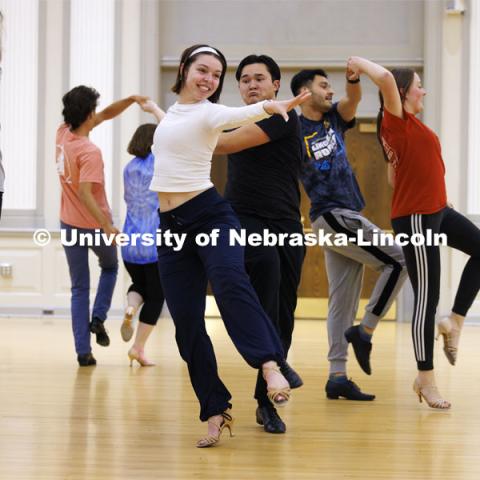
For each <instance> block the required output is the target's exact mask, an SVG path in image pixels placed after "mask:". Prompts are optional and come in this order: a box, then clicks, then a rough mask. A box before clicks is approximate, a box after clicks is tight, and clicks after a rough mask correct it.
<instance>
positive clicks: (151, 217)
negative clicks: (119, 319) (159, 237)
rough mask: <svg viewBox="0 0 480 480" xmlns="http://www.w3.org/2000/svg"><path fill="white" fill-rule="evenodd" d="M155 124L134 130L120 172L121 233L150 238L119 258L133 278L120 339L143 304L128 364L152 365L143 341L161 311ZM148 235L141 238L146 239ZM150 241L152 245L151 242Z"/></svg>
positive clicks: (125, 250) (150, 105)
mask: <svg viewBox="0 0 480 480" xmlns="http://www.w3.org/2000/svg"><path fill="white" fill-rule="evenodd" d="M147 103H148V105H144V106H143V108H144V110H145V111H149V112H151V113H153V114H154V115H155V116H156V117H157V119H158V120H161V118H162V117H163V112H162V110H160V109H159V108H158V107H157V106H156V105H155V104H154V103H153V102H151V101H149V102H147ZM156 127H157V125H155V124H153V123H148V124H144V125H141V126H140V127H138V128H137V130H136V132H135V133H134V135H133V137H132V139H131V141H130V144H129V145H128V149H127V151H128V153H130V154H131V155H135V158H133V159H132V160H131V161H130V162H129V163H128V164H127V165H126V167H125V169H124V171H123V182H124V199H125V203H126V204H127V215H126V218H125V224H124V226H123V232H124V233H127V234H128V235H129V238H130V239H133V238H135V234H137V235H138V234H142V235H145V234H148V236H149V237H148V238H151V239H152V241H151V242H150V241H149V242H148V244H147V245H146V243H147V242H145V241H142V238H139V237H137V240H136V242H135V244H133V241H131V242H130V245H128V246H123V247H122V258H123V262H124V264H125V267H126V269H127V271H128V273H129V274H130V277H131V278H132V285H131V286H130V288H129V289H128V293H127V302H128V306H127V308H126V310H125V317H124V320H123V323H122V327H121V334H122V338H123V339H124V340H125V341H126V342H128V341H129V340H130V339H131V338H132V335H133V326H132V321H133V317H134V316H135V314H136V312H137V310H138V309H139V307H140V306H141V305H142V304H143V306H142V308H141V310H140V315H139V322H138V327H137V333H136V336H135V341H134V344H133V346H132V347H131V348H130V350H129V351H128V356H129V358H130V365H131V364H132V362H133V360H136V361H137V362H138V363H139V364H140V365H142V366H150V365H154V364H153V363H152V362H150V361H149V360H148V359H147V358H146V357H145V353H144V349H145V343H146V341H147V339H148V337H149V336H150V334H151V332H152V330H153V328H154V327H155V325H156V323H157V320H158V317H159V316H160V313H161V311H162V306H163V301H164V296H163V291H162V286H161V284H160V275H159V271H158V256H157V247H156V244H155V235H156V232H157V229H158V228H159V226H160V223H159V216H158V196H157V194H156V193H155V192H151V191H150V190H149V186H150V182H151V181H152V175H153V165H154V157H153V154H152V152H151V150H150V147H151V146H152V143H153V134H154V132H155V129H156ZM146 238H147V237H143V239H144V240H145V239H146ZM150 243H151V245H150Z"/></svg>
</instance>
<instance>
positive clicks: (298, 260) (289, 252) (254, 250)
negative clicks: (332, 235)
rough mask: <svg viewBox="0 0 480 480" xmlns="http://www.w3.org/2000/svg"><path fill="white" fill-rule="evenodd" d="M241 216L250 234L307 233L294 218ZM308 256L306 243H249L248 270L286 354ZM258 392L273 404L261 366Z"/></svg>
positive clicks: (259, 398)
mask: <svg viewBox="0 0 480 480" xmlns="http://www.w3.org/2000/svg"><path fill="white" fill-rule="evenodd" d="M238 218H239V220H240V224H241V226H242V228H244V229H245V230H246V232H247V234H250V233H259V234H262V233H263V231H264V230H268V231H269V232H270V233H274V234H276V235H278V234H281V233H289V234H290V233H298V234H300V235H303V228H302V225H301V223H300V222H296V221H293V220H282V221H274V220H269V219H262V218H259V217H254V216H247V215H239V216H238ZM304 258H305V246H303V245H301V246H289V245H285V246H283V247H282V246H264V245H261V246H258V247H253V246H250V245H247V246H246V247H245V267H246V269H247V273H248V275H249V276H250V281H251V282H252V285H253V288H254V289H255V292H256V293H257V295H258V299H259V300H260V303H261V305H262V307H263V308H264V310H265V313H266V314H267V315H268V317H269V318H270V320H271V322H272V323H273V325H274V327H275V329H276V330H277V332H278V335H279V336H280V340H281V342H282V345H283V350H284V352H285V358H286V357H287V354H288V350H289V349H290V345H291V343H292V334H293V328H294V315H295V308H296V306H297V289H298V285H299V283H300V276H301V273H302V265H303V259H304ZM254 396H255V398H256V399H257V402H258V404H259V405H260V406H264V405H270V401H269V400H268V397H267V385H266V382H265V380H264V379H263V376H262V372H261V370H259V372H258V375H257V383H256V386H255V395H254Z"/></svg>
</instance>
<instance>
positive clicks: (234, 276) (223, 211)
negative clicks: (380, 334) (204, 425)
mask: <svg viewBox="0 0 480 480" xmlns="http://www.w3.org/2000/svg"><path fill="white" fill-rule="evenodd" d="M160 225H161V228H162V231H164V230H170V231H171V233H178V234H181V233H185V234H186V235H187V237H186V241H185V244H184V245H183V248H182V249H180V250H178V251H175V250H174V249H173V247H168V246H160V247H159V248H158V263H159V267H160V278H161V281H162V286H163V291H164V293H165V298H166V300H167V305H168V308H169V310H170V313H171V315H172V318H173V321H174V323H175V330H176V332H175V337H176V340H177V345H178V348H179V351H180V355H181V356H182V358H183V359H184V360H185V361H186V362H187V364H188V372H189V374H190V380H191V382H192V386H193V388H194V390H195V393H196V395H197V398H198V400H199V401H200V419H201V420H203V421H205V420H207V419H208V418H209V417H211V416H213V415H218V414H220V413H221V412H223V411H224V410H225V409H226V408H229V407H230V406H231V405H230V403H229V401H230V399H231V395H230V392H229V391H228V390H227V388H226V387H225V385H224V384H223V383H222V381H221V380H220V377H219V376H218V371H217V362H216V359H215V353H214V351H213V346H212V343H211V341H210V337H209V336H208V334H207V331H206V329H205V320H204V316H205V300H206V298H205V297H206V292H207V281H210V284H211V286H212V291H213V294H214V296H215V300H216V302H217V305H218V308H219V310H220V314H221V315H222V319H223V321H224V323H225V327H226V329H227V332H228V334H229V335H230V338H231V339H232V341H233V343H234V345H235V347H236V348H237V350H238V351H239V352H240V354H241V355H242V357H243V358H244V359H245V361H246V362H247V363H248V364H249V365H250V366H252V367H253V368H257V369H258V368H260V367H261V365H262V364H263V363H265V362H267V361H270V360H275V361H277V362H281V360H282V359H283V358H284V353H283V348H282V344H281V342H280V339H279V338H278V335H277V332H276V330H275V328H274V327H273V325H272V323H271V322H270V320H269V318H268V317H267V315H266V314H265V312H264V310H263V309H262V307H261V305H260V302H259V301H258V297H257V295H256V294H255V291H254V289H253V287H252V284H251V283H250V280H249V278H248V275H247V273H246V271H245V258H244V248H243V247H241V246H239V245H236V244H231V242H230V237H229V235H230V230H232V229H233V230H237V231H238V230H239V228H240V224H239V222H238V218H237V217H236V215H235V214H234V212H233V210H232V208H231V206H230V205H229V204H228V203H227V202H226V201H225V200H224V199H223V198H222V197H221V196H220V195H219V194H218V193H217V192H216V190H215V189H214V188H211V189H209V190H207V191H205V192H203V193H201V194H200V195H198V196H196V197H194V198H193V199H191V200H189V201H188V202H186V203H184V204H182V205H180V206H179V207H177V208H175V209H173V210H170V211H168V212H163V213H161V214H160ZM214 229H218V231H219V237H218V239H217V242H216V243H217V244H216V245H212V244H211V243H210V244H207V245H205V246H199V245H198V243H197V241H196V236H197V235H198V234H204V233H206V234H210V233H211V232H212V231H213V230H214Z"/></svg>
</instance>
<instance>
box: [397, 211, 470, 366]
mask: <svg viewBox="0 0 480 480" xmlns="http://www.w3.org/2000/svg"><path fill="white" fill-rule="evenodd" d="M392 226H393V229H394V231H395V233H396V234H399V233H404V234H407V235H408V236H409V237H410V236H411V235H414V234H417V235H418V234H420V235H424V236H427V230H431V232H432V234H436V233H444V234H446V235H447V243H448V246H450V247H452V248H455V249H457V250H460V251H462V252H464V253H466V254H467V255H469V256H470V258H469V260H468V261H467V264H466V265H465V268H464V270H463V274H462V277H461V280H460V285H459V286H458V290H457V295H456V297H455V302H454V305H453V308H452V311H453V312H454V313H457V314H459V315H463V316H465V315H466V314H467V312H468V310H469V308H470V307H471V305H472V303H473V301H474V300H475V297H476V296H477V293H478V291H479V289H480V230H479V229H478V228H477V227H476V226H475V225H474V224H473V223H472V222H471V221H470V220H468V219H467V218H465V217H464V216H463V215H461V214H460V213H458V212H456V211H455V210H453V209H452V208H448V207H446V208H444V209H443V210H441V211H440V212H437V213H434V214H429V215H424V214H414V215H408V216H405V217H399V218H395V219H393V220H392ZM417 238H420V237H417ZM402 248H403V253H404V255H405V261H406V263H407V270H408V275H409V277H410V281H411V282H412V286H413V291H414V295H415V305H414V310H413V319H412V339H413V349H414V351H415V358H416V360H417V366H418V369H419V370H432V369H433V339H434V333H435V314H436V311H437V306H438V301H439V296H440V248H439V247H438V246H433V245H431V246H430V245H425V244H423V245H414V244H413V242H409V243H408V244H407V245H406V246H404V247H402Z"/></svg>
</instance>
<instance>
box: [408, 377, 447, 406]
mask: <svg viewBox="0 0 480 480" xmlns="http://www.w3.org/2000/svg"><path fill="white" fill-rule="evenodd" d="M413 391H414V392H415V393H416V394H417V395H418V401H419V402H420V403H422V398H423V399H424V400H425V401H426V402H427V404H428V406H429V407H431V408H439V409H441V410H447V409H449V408H450V407H451V406H452V404H451V403H450V402H448V401H447V400H444V399H443V398H442V397H441V396H440V393H439V391H438V388H437V386H436V385H433V384H432V385H422V384H421V382H420V380H419V379H418V377H417V378H416V379H415V381H414V382H413Z"/></svg>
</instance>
